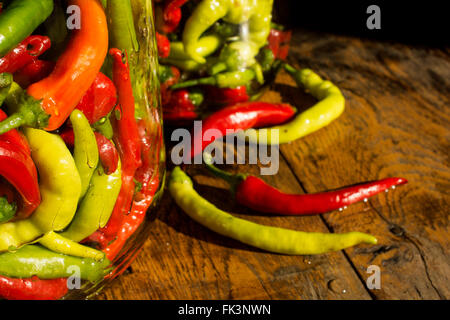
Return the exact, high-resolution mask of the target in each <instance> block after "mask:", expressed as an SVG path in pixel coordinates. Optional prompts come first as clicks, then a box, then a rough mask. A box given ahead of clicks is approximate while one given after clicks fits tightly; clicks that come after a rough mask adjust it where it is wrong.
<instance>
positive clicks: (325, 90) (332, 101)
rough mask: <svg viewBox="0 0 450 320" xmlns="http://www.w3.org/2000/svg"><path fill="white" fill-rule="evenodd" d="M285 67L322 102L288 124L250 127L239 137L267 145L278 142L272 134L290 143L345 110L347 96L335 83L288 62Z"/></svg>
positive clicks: (328, 121) (325, 123) (327, 122)
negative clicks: (264, 127) (257, 127)
mask: <svg viewBox="0 0 450 320" xmlns="http://www.w3.org/2000/svg"><path fill="white" fill-rule="evenodd" d="M284 69H285V70H286V71H287V72H288V73H289V74H290V75H291V76H292V77H293V78H294V80H295V81H296V83H297V85H298V86H301V87H303V88H304V89H306V90H307V91H309V92H310V93H311V95H312V96H313V97H315V98H316V99H318V100H319V102H318V103H316V104H315V105H313V106H312V107H311V108H309V109H308V110H306V111H304V112H302V113H300V114H298V115H297V116H296V117H295V118H294V119H293V120H291V121H289V122H288V123H286V124H283V125H279V126H275V127H270V128H267V129H256V130H255V129H249V130H246V131H244V132H241V133H239V134H238V136H239V137H241V138H243V137H245V138H246V139H248V141H250V142H252V143H264V144H267V145H271V144H275V143H277V142H276V141H272V137H278V138H279V141H278V143H279V144H283V143H289V142H291V141H294V140H297V139H300V138H302V137H304V136H306V135H308V134H310V133H312V132H315V131H317V130H319V129H321V128H323V127H325V126H327V125H328V124H330V123H331V122H332V121H333V120H335V119H337V118H338V117H339V116H340V115H341V114H342V113H343V112H344V109H345V98H344V96H343V95H342V93H341V91H340V90H339V88H338V87H336V86H335V85H334V84H333V83H331V82H330V81H326V80H323V79H322V78H321V77H319V76H318V75H317V74H316V73H314V72H313V71H312V70H310V69H301V70H296V69H295V68H293V67H291V66H290V65H288V64H285V65H284ZM273 133H275V134H273Z"/></svg>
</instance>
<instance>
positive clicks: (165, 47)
mask: <svg viewBox="0 0 450 320" xmlns="http://www.w3.org/2000/svg"><path fill="white" fill-rule="evenodd" d="M156 45H157V47H158V56H159V57H160V58H167V57H168V56H169V54H170V41H169V39H168V38H167V37H166V36H165V35H162V34H160V33H159V32H156Z"/></svg>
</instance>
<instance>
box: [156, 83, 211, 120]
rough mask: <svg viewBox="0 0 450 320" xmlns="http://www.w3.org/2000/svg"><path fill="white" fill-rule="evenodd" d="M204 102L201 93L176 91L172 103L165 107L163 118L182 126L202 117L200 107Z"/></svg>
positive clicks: (169, 102)
mask: <svg viewBox="0 0 450 320" xmlns="http://www.w3.org/2000/svg"><path fill="white" fill-rule="evenodd" d="M202 102H203V95H202V94H201V93H200V92H189V91H188V90H186V89H180V90H174V91H172V92H171V94H170V101H168V102H167V103H166V104H164V105H163V118H164V121H167V122H169V123H172V124H182V123H184V122H188V121H192V120H195V119H198V118H199V117H200V111H199V106H200V105H201V103H202Z"/></svg>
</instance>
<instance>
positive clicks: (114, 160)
mask: <svg viewBox="0 0 450 320" xmlns="http://www.w3.org/2000/svg"><path fill="white" fill-rule="evenodd" d="M94 135H95V140H96V141H97V147H98V154H99V158H100V162H101V164H102V166H103V169H104V170H105V173H106V174H108V175H109V174H111V173H113V172H115V171H116V169H117V166H118V165H119V154H118V152H117V149H116V147H115V146H114V144H113V143H112V142H111V141H110V140H109V139H107V138H106V137H105V136H104V135H102V134H101V133H99V132H94ZM60 136H61V138H62V139H63V140H64V142H65V143H66V145H67V146H68V147H69V148H73V146H74V142H75V136H74V133H73V130H72V129H66V130H65V131H63V132H61V134H60Z"/></svg>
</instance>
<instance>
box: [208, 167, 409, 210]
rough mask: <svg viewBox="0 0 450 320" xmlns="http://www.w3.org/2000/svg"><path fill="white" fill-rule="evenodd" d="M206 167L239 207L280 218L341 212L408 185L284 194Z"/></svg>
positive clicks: (391, 182)
mask: <svg viewBox="0 0 450 320" xmlns="http://www.w3.org/2000/svg"><path fill="white" fill-rule="evenodd" d="M207 166H208V168H209V169H210V170H211V171H212V172H213V173H214V174H215V175H216V176H220V177H221V178H223V179H225V180H226V181H227V182H228V183H229V184H230V185H231V188H232V190H233V191H234V194H235V198H236V201H237V202H238V203H239V204H241V205H244V206H246V207H248V208H250V209H253V210H256V211H259V212H265V213H276V214H281V215H314V214H321V213H325V212H330V211H333V210H337V209H342V208H344V207H346V206H349V205H351V204H353V203H356V202H359V201H362V200H365V199H367V198H369V197H371V196H374V195H376V194H378V193H380V192H382V191H385V190H388V189H389V188H393V187H395V186H398V185H402V184H406V183H407V182H408V181H407V180H406V179H403V178H386V179H382V180H378V181H373V182H366V183H361V184H358V185H354V186H351V187H346V188H341V189H338V190H334V191H327V192H320V193H314V194H286V193H283V192H281V191H279V190H278V189H276V188H274V187H272V186H269V185H268V184H267V183H265V182H264V181H263V180H261V179H259V178H257V177H254V176H250V175H243V174H238V175H232V174H229V173H227V172H224V171H222V170H219V169H218V168H216V167H214V166H212V165H211V164H207Z"/></svg>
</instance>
